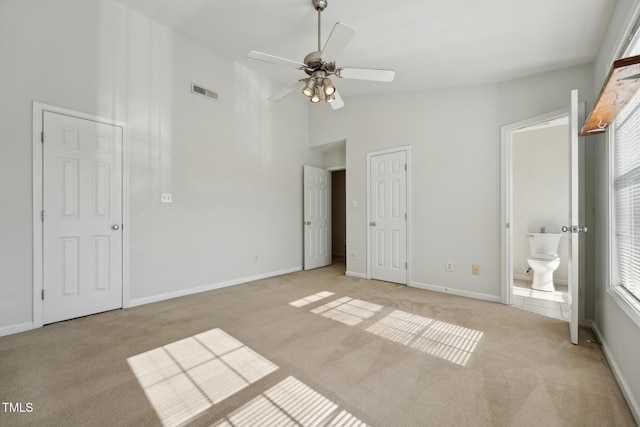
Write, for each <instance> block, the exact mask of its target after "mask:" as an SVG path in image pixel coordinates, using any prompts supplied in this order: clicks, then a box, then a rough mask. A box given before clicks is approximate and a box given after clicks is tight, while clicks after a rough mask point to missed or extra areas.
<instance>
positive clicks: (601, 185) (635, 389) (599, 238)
mask: <svg viewBox="0 0 640 427" xmlns="http://www.w3.org/2000/svg"><path fill="white" fill-rule="evenodd" d="M639 6H640V1H638V0H618V1H617V2H616V6H615V9H614V12H613V16H612V18H611V21H610V22H609V26H608V29H607V32H606V34H605V38H604V41H603V43H602V47H601V48H600V52H599V53H598V57H597V59H596V62H595V65H594V81H593V83H592V84H593V87H594V90H598V91H599V90H600V88H601V87H602V84H603V83H604V80H605V77H606V75H607V73H608V70H609V68H610V67H611V60H612V59H615V58H614V57H613V56H614V54H615V53H616V50H617V48H618V46H619V44H620V42H621V40H622V39H623V37H625V36H626V34H625V33H624V31H626V30H627V29H628V27H629V23H630V22H631V19H632V17H633V15H634V12H635V10H636V9H637V8H638V7H639ZM589 139H591V140H592V141H593V153H592V154H591V157H592V158H593V161H594V163H595V164H594V170H593V186H594V188H595V195H594V199H595V208H596V211H595V217H596V219H597V222H596V224H595V227H593V232H594V234H593V235H594V237H595V245H594V253H595V260H594V261H595V262H594V267H595V271H594V278H595V288H594V296H595V304H594V316H593V324H594V327H595V329H596V330H597V331H598V334H599V337H600V339H601V340H602V342H603V349H604V350H605V352H606V354H607V358H608V359H609V364H610V365H611V367H612V369H613V371H614V373H615V374H616V376H617V378H618V382H619V383H620V385H621V388H622V391H623V392H624V393H625V396H626V397H627V401H628V402H629V404H630V406H631V408H632V411H633V412H634V416H635V419H636V422H638V423H640V365H639V364H638V355H639V354H640V328H639V327H638V326H637V325H636V324H635V323H634V322H633V321H632V320H631V319H630V318H629V316H628V315H627V314H626V313H624V311H622V309H621V308H620V307H619V306H618V304H617V303H616V302H615V301H614V300H613V299H612V298H611V296H609V294H608V293H607V282H608V278H607V255H606V246H607V238H608V236H607V223H606V216H607V186H608V177H607V159H608V155H607V152H606V145H605V141H604V138H603V137H602V136H597V137H590V138H589Z"/></svg>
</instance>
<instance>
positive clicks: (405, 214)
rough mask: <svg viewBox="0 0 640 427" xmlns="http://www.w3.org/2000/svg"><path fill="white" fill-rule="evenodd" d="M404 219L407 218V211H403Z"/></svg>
mask: <svg viewBox="0 0 640 427" xmlns="http://www.w3.org/2000/svg"><path fill="white" fill-rule="evenodd" d="M404 219H405V220H406V219H407V213H406V212H405V213H404Z"/></svg>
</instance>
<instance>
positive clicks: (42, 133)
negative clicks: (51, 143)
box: [40, 132, 44, 144]
mask: <svg viewBox="0 0 640 427" xmlns="http://www.w3.org/2000/svg"><path fill="white" fill-rule="evenodd" d="M40 142H42V143H43V144H44V132H40Z"/></svg>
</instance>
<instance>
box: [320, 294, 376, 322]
mask: <svg viewBox="0 0 640 427" xmlns="http://www.w3.org/2000/svg"><path fill="white" fill-rule="evenodd" d="M383 308H384V306H382V305H378V304H374V303H372V302H367V301H362V300H359V299H353V298H350V297H344V298H340V299H337V300H335V301H331V302H328V303H326V304H325V305H322V306H320V307H318V308H315V309H313V310H311V312H312V313H315V314H320V315H322V316H324V317H327V318H329V319H333V320H335V321H338V322H341V323H344V324H345V325H349V326H355V325H357V324H358V323H360V322H362V321H363V320H364V319H368V318H370V317H371V316H373V315H374V314H376V313H377V312H379V311H380V310H382V309H383Z"/></svg>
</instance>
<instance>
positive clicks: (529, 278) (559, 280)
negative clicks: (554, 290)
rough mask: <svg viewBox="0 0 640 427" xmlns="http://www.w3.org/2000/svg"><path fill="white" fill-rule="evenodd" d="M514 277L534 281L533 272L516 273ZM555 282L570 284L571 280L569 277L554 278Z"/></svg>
mask: <svg viewBox="0 0 640 427" xmlns="http://www.w3.org/2000/svg"><path fill="white" fill-rule="evenodd" d="M513 278H514V279H518V280H526V281H527V282H533V275H532V274H529V275H527V274H514V275H513ZM553 283H557V284H558V285H565V286H566V285H568V284H569V281H568V280H567V279H555V278H554V279H553Z"/></svg>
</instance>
